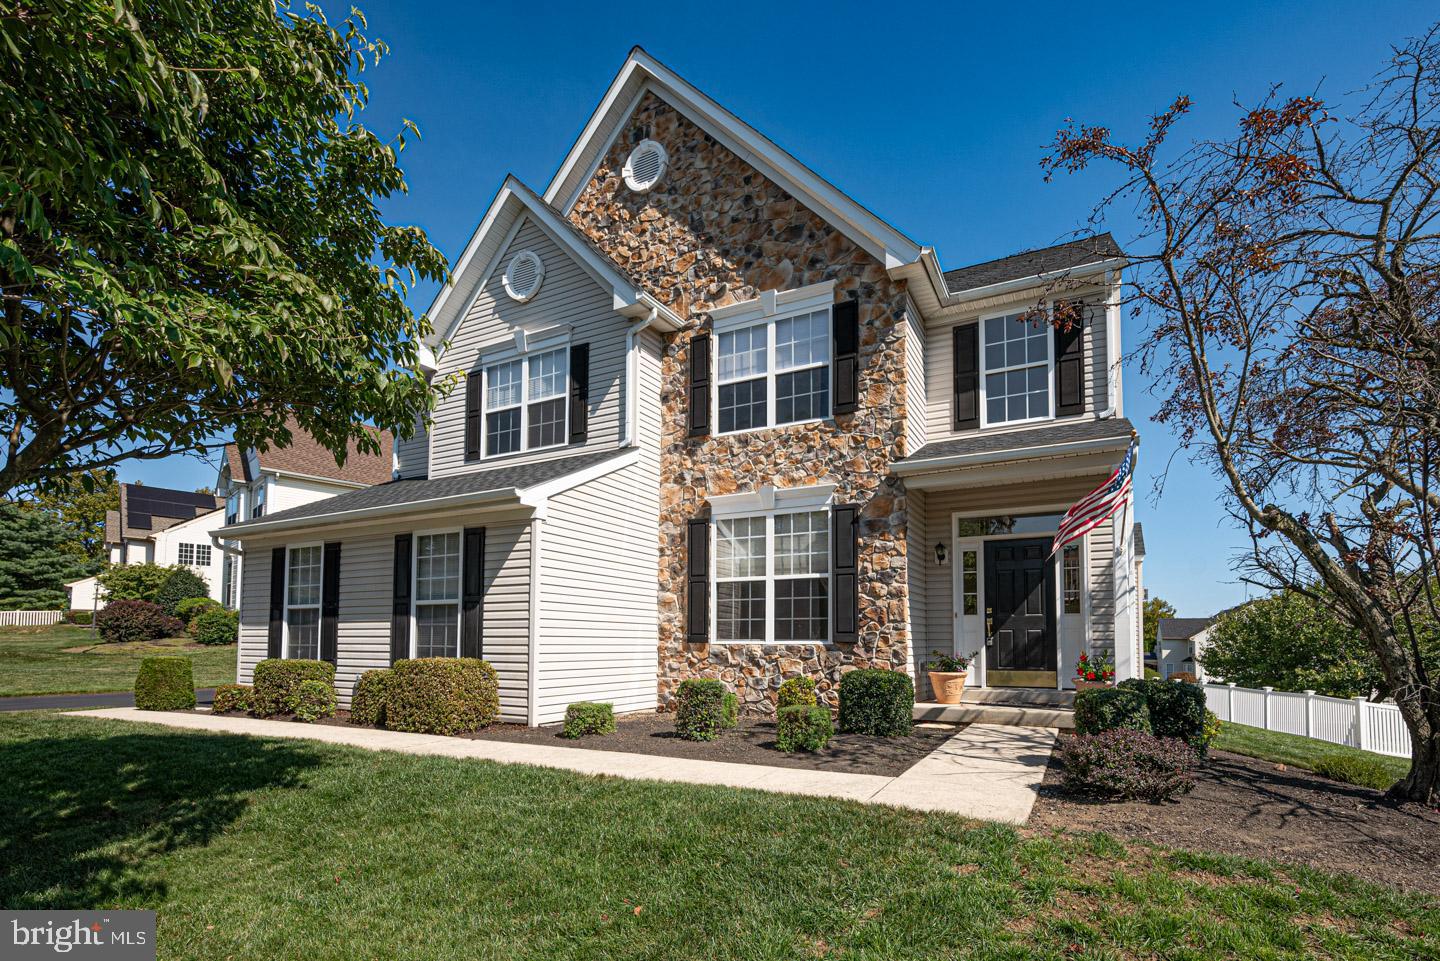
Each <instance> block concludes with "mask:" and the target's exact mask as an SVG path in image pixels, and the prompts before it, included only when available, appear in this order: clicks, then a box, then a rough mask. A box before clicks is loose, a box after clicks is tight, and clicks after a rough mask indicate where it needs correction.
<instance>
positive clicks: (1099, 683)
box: [1075, 654, 1115, 691]
mask: <svg viewBox="0 0 1440 961" xmlns="http://www.w3.org/2000/svg"><path fill="white" fill-rule="evenodd" d="M1114 684H1115V665H1114V664H1113V663H1112V662H1111V661H1110V655H1108V654H1098V655H1096V656H1095V657H1091V656H1090V655H1089V654H1081V655H1080V660H1078V661H1076V662H1075V690H1077V691H1086V690H1089V689H1090V688H1092V687H1113V686H1114Z"/></svg>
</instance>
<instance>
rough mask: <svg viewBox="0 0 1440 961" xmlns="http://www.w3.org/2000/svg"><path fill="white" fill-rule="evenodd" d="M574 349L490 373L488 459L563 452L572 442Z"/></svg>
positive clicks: (519, 361)
mask: <svg viewBox="0 0 1440 961" xmlns="http://www.w3.org/2000/svg"><path fill="white" fill-rule="evenodd" d="M569 383H570V348H569V347H568V346H565V347H557V348H555V349H553V350H543V351H537V352H536V353H533V354H527V355H526V356H524V357H517V358H515V359H514V360H506V361H502V362H500V363H498V364H491V365H489V366H488V367H486V368H485V399H484V410H483V417H484V424H485V456H486V457H498V456H500V455H502V454H514V453H517V452H519V451H522V450H540V449H542V448H545V447H559V446H561V445H563V444H565V443H567V442H568V440H569V433H568V431H569V413H570V411H569V407H570V405H569V398H568V394H569V391H568V385H569Z"/></svg>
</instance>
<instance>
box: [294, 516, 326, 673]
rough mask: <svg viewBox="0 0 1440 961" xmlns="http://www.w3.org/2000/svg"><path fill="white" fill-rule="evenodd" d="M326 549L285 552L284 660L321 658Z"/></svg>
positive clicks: (309, 547) (314, 547)
mask: <svg viewBox="0 0 1440 961" xmlns="http://www.w3.org/2000/svg"><path fill="white" fill-rule="evenodd" d="M324 563H325V549H324V547H322V546H321V545H319V544H304V545H301V546H298V547H292V548H290V549H289V550H288V551H287V552H286V561H285V656H286V657H289V658H304V659H308V660H318V659H319V657H320V580H321V570H322V568H323V567H324Z"/></svg>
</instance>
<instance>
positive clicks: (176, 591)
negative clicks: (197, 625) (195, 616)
mask: <svg viewBox="0 0 1440 961" xmlns="http://www.w3.org/2000/svg"><path fill="white" fill-rule="evenodd" d="M209 596H210V585H209V584H207V583H205V578H203V577H201V576H200V575H199V574H196V573H195V572H194V571H192V570H190V568H188V567H177V568H175V569H174V570H172V571H171V572H170V576H169V577H167V578H165V583H164V584H161V585H160V590H159V591H158V592H157V593H156V594H155V603H156V604H159V605H160V609H161V610H163V611H164V612H165V613H166V614H169V615H170V616H171V617H174V616H176V615H177V614H179V613H180V602H181V601H183V600H187V599H189V598H192V597H206V598H208V597H209Z"/></svg>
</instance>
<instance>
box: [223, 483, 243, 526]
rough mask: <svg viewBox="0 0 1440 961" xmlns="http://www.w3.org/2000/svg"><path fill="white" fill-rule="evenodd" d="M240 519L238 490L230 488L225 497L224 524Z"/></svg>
mask: <svg viewBox="0 0 1440 961" xmlns="http://www.w3.org/2000/svg"><path fill="white" fill-rule="evenodd" d="M238 520H240V492H239V491H238V490H232V491H231V492H230V493H229V494H228V495H227V496H226V498H225V524H226V525H227V526H228V525H230V524H234V523H235V522H236V521H238Z"/></svg>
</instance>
